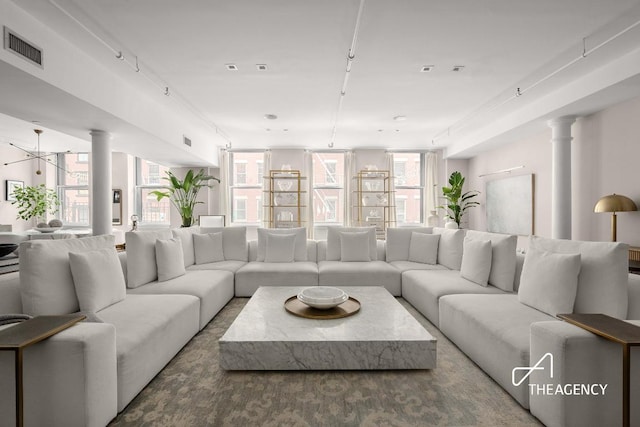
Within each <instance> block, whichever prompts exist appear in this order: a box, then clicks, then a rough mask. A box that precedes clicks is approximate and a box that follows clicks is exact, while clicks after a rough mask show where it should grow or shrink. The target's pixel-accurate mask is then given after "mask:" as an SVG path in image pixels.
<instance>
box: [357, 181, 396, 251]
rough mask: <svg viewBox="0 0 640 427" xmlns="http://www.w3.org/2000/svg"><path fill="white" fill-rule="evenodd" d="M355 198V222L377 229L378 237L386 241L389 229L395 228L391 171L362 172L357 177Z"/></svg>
mask: <svg viewBox="0 0 640 427" xmlns="http://www.w3.org/2000/svg"><path fill="white" fill-rule="evenodd" d="M353 179H355V181H356V183H355V186H354V197H353V214H354V218H353V220H354V222H355V224H356V225H358V226H361V227H371V226H374V227H376V237H377V238H378V239H379V240H383V239H385V237H386V236H385V235H386V230H387V228H389V227H391V226H393V221H392V219H391V212H392V211H391V210H392V209H393V208H394V207H395V206H394V205H393V204H392V201H393V191H391V180H392V179H393V177H392V176H391V175H390V173H389V171H381V170H369V169H367V170H361V171H359V172H358V173H357V175H356V176H355V177H353Z"/></svg>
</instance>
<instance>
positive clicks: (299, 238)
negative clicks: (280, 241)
mask: <svg viewBox="0 0 640 427" xmlns="http://www.w3.org/2000/svg"><path fill="white" fill-rule="evenodd" d="M277 234H295V236H296V241H295V256H294V260H295V261H307V229H306V228H305V227H298V228H284V229H275V228H258V255H257V257H256V261H264V260H265V257H266V255H267V252H268V251H269V248H268V247H267V236H269V235H277Z"/></svg>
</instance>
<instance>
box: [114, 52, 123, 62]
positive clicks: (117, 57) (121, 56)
mask: <svg viewBox="0 0 640 427" xmlns="http://www.w3.org/2000/svg"><path fill="white" fill-rule="evenodd" d="M116 59H119V60H120V61H124V55H123V54H122V51H119V52H118V54H117V55H116Z"/></svg>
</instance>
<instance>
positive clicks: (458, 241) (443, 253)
mask: <svg viewBox="0 0 640 427" xmlns="http://www.w3.org/2000/svg"><path fill="white" fill-rule="evenodd" d="M433 234H439V235H440V241H439V242H438V264H440V265H443V266H445V267H447V268H449V269H451V270H460V265H461V264H462V244H463V242H464V230H450V229H446V228H440V227H434V228H433Z"/></svg>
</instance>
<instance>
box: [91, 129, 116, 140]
mask: <svg viewBox="0 0 640 427" xmlns="http://www.w3.org/2000/svg"><path fill="white" fill-rule="evenodd" d="M89 135H91V136H92V137H102V138H108V139H111V134H110V133H109V132H107V131H104V130H100V129H91V131H90V132H89Z"/></svg>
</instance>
